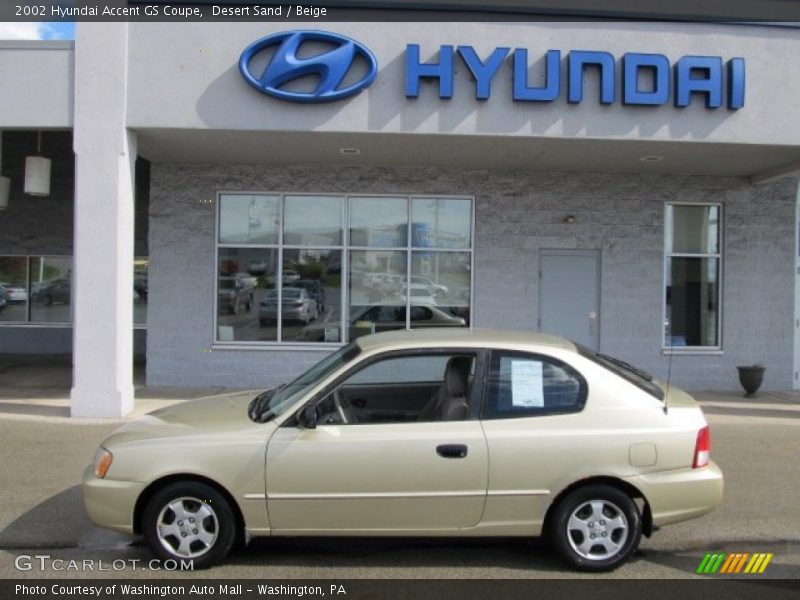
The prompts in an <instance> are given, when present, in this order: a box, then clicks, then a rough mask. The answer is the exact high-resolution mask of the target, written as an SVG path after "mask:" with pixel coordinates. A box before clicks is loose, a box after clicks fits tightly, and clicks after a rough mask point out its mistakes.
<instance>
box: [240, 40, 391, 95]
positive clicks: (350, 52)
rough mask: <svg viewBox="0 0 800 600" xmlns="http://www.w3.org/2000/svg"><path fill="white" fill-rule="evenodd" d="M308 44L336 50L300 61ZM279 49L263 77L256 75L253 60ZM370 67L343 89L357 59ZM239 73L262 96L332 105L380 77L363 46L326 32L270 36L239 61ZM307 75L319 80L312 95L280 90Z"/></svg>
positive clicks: (373, 58) (310, 93) (259, 74)
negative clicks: (263, 94) (301, 50)
mask: <svg viewBox="0 0 800 600" xmlns="http://www.w3.org/2000/svg"><path fill="white" fill-rule="evenodd" d="M306 42H323V43H327V44H332V45H333V46H335V48H334V49H333V50H329V51H327V52H323V53H321V54H316V55H314V56H309V57H302V58H301V57H299V56H298V51H299V50H300V47H301V46H302V45H303V44H305V43H306ZM273 46H278V47H277V49H276V50H275V52H274V53H273V54H272V58H271V59H270V61H269V64H267V66H266V67H264V69H263V71H262V72H261V73H258V72H253V70H252V68H251V66H252V62H253V59H254V58H255V57H256V56H257V55H258V54H260V53H261V52H263V51H267V50H268V49H270V48H272V47H273ZM359 57H360V58H362V59H364V60H365V61H366V63H367V73H366V74H365V75H364V76H363V77H362V78H361V79H360V80H359V81H356V82H355V83H349V84H348V85H346V86H344V87H341V86H342V84H343V82H344V81H345V79H346V78H347V75H348V73H349V72H350V71H351V67H352V66H353V63H354V62H355V61H356V59H357V58H359ZM239 71H240V72H241V73H242V77H244V79H245V81H247V83H249V84H250V85H252V86H253V87H254V88H256V89H257V90H258V91H260V92H264V93H265V94H269V95H270V96H274V97H275V98H280V99H281V100H288V101H290V102H333V101H334V100H341V99H342V98H347V97H348V96H352V95H353V94H357V93H358V92H360V91H361V90H363V89H364V88H366V87H367V86H368V85H370V84H371V83H372V82H373V81H374V80H375V76H376V75H377V74H378V61H377V60H375V56H374V55H373V54H372V52H370V51H369V49H368V48H367V47H366V46H364V45H363V44H361V43H359V42H357V41H355V40H351V39H350V38H348V37H345V36H343V35H337V34H335V33H329V32H327V31H285V32H282V33H275V34H272V35H268V36H267V37H265V38H262V39H260V40H258V41H257V42H254V43H252V44H250V45H249V46H248V47H247V48H245V50H244V52H242V56H241V57H240V58H239ZM307 75H317V76H319V82H318V83H317V86H316V88H315V89H314V90H313V91H310V92H298V91H291V90H287V89H281V88H282V86H284V85H286V84H287V83H290V82H292V81H295V80H297V79H299V78H301V77H305V76H307Z"/></svg>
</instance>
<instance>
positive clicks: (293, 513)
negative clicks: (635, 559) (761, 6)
mask: <svg viewBox="0 0 800 600" xmlns="http://www.w3.org/2000/svg"><path fill="white" fill-rule="evenodd" d="M709 452H710V439H709V434H708V425H707V424H706V421H705V419H704V417H703V414H702V412H701V410H700V408H699V407H698V405H697V404H696V403H695V401H694V400H693V399H692V398H691V396H689V395H688V394H686V393H685V392H683V391H681V390H679V389H677V388H675V387H672V388H669V389H668V388H667V386H665V385H662V384H659V383H657V382H655V381H654V380H653V379H652V378H651V377H650V376H649V375H647V374H646V373H643V372H642V371H639V370H637V369H636V368H634V367H632V366H630V365H628V364H627V363H624V362H622V361H619V360H616V359H613V358H611V357H608V356H605V355H601V354H595V353H594V352H592V351H589V350H587V349H584V348H582V347H580V346H575V345H574V344H572V343H571V342H568V341H566V340H564V339H561V338H557V337H553V336H548V335H543V334H533V333H520V332H510V331H488V330H474V331H470V330H466V329H465V330H456V329H438V330H435V329H431V330H426V331H406V332H391V333H382V334H377V335H371V336H366V337H362V338H359V339H358V340H357V341H355V342H353V343H352V344H350V345H348V346H345V347H343V348H341V349H340V350H338V351H337V352H335V353H333V354H331V355H330V356H328V357H326V358H325V359H323V360H322V361H320V362H319V363H318V364H316V365H315V366H314V367H312V368H311V369H310V370H309V371H307V372H306V373H305V374H303V375H302V376H300V377H299V378H298V379H296V380H295V381H293V382H292V383H290V384H288V385H284V386H281V387H278V388H275V389H271V390H268V391H266V392H264V393H262V394H260V395H258V396H257V397H256V398H253V393H252V392H250V393H249V394H247V393H245V394H241V395H238V396H237V395H232V396H227V397H221V398H217V399H215V400H200V401H193V402H187V403H184V404H180V405H175V406H173V407H170V408H165V409H162V410H158V411H156V412H153V413H151V414H149V415H146V416H144V417H142V418H140V419H137V420H135V421H132V422H131V423H129V424H126V425H124V426H123V427H122V428H120V429H119V430H117V431H116V432H115V433H114V434H112V435H111V436H110V437H109V438H108V439H107V440H105V441H104V442H103V444H102V445H101V447H100V448H99V450H98V453H97V457H96V460H95V464H94V465H91V466H90V467H89V468H88V469H87V470H86V473H85V476H84V497H85V503H86V508H87V510H88V513H89V515H90V517H91V518H92V520H93V521H94V522H95V523H97V524H98V525H101V526H103V527H109V528H112V529H116V530H120V531H124V532H129V533H136V534H142V535H143V536H144V538H145V539H146V541H147V543H148V545H149V546H150V548H151V549H152V551H153V552H154V553H155V554H156V555H158V556H159V557H161V558H163V559H176V560H181V559H183V560H187V559H192V560H193V561H194V567H195V568H202V567H206V566H209V565H211V564H214V563H216V562H219V561H221V560H222V559H223V558H224V557H225V556H226V555H227V553H228V552H229V551H230V549H231V547H232V546H233V544H234V542H235V541H236V540H237V539H239V540H244V539H249V538H250V537H253V536H270V535H275V536H304V535H305V536H308V535H314V536H319V535H336V536H540V535H546V536H547V537H548V538H549V539H550V540H551V542H552V544H553V547H554V548H555V549H556V550H557V551H558V553H559V554H560V555H561V556H562V557H563V558H564V559H565V560H566V561H567V562H568V563H569V564H571V565H572V566H574V567H577V568H580V569H585V570H607V569H611V568H614V567H616V566H618V565H619V564H621V563H622V562H623V561H625V559H626V558H627V557H628V556H629V555H630V554H631V552H632V551H633V550H634V549H636V547H637V545H638V544H639V541H640V538H641V535H642V534H643V533H644V534H645V535H648V536H649V535H650V534H651V532H652V531H653V530H654V529H656V528H657V527H659V526H662V525H666V524H668V523H675V522H678V521H684V520H687V519H692V518H695V517H698V516H700V515H703V514H705V513H707V512H709V511H710V510H712V509H713V508H714V507H715V506H717V505H718V504H719V503H720V501H721V498H722V474H721V472H720V470H719V469H718V468H717V466H716V465H715V464H714V463H713V462H711V461H710V458H709Z"/></svg>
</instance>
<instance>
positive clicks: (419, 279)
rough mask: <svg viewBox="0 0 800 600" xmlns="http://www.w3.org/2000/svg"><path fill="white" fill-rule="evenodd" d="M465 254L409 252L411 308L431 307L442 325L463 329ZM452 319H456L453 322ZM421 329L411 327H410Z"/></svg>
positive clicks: (467, 284)
mask: <svg viewBox="0 0 800 600" xmlns="http://www.w3.org/2000/svg"><path fill="white" fill-rule="evenodd" d="M470 259H471V254H470V253H469V252H420V251H416V250H415V251H413V252H412V253H411V277H409V278H408V284H409V293H410V302H411V306H412V309H413V307H414V306H420V305H426V306H430V307H435V308H434V310H435V314H436V317H437V318H438V321H439V322H440V323H441V325H442V326H462V327H463V326H464V325H468V324H469V320H470V310H469V309H470V289H471V288H470V281H471V277H470V269H471V264H470ZM453 318H455V319H456V320H455V321H454V320H453ZM415 326H416V327H419V326H424V325H422V324H421V323H418V324H415V323H414V320H413V319H412V322H411V327H412V328H413V327H415Z"/></svg>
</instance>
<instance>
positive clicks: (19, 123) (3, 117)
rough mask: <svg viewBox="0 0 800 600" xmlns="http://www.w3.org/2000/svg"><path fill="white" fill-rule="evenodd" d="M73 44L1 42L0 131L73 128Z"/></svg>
mask: <svg viewBox="0 0 800 600" xmlns="http://www.w3.org/2000/svg"><path fill="white" fill-rule="evenodd" d="M74 58H75V56H74V44H73V42H61V41H19V40H12V41H7V40H2V41H0V73H2V74H3V84H2V85H0V106H2V107H3V110H0V129H2V128H5V127H36V128H40V127H41V128H48V127H57V128H59V127H60V128H63V127H70V126H71V125H72V104H73V100H72V88H73V86H72V74H73V67H74V64H75V60H74Z"/></svg>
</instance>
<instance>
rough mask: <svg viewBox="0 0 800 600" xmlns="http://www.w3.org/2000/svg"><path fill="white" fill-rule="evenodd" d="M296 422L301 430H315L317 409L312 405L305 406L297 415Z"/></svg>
mask: <svg viewBox="0 0 800 600" xmlns="http://www.w3.org/2000/svg"><path fill="white" fill-rule="evenodd" d="M297 422H298V423H299V424H300V427H302V428H303V429H316V428H317V407H316V406H314V405H313V404H306V405H305V406H304V407H303V409H302V410H301V411H300V412H299V413H298V415H297Z"/></svg>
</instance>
